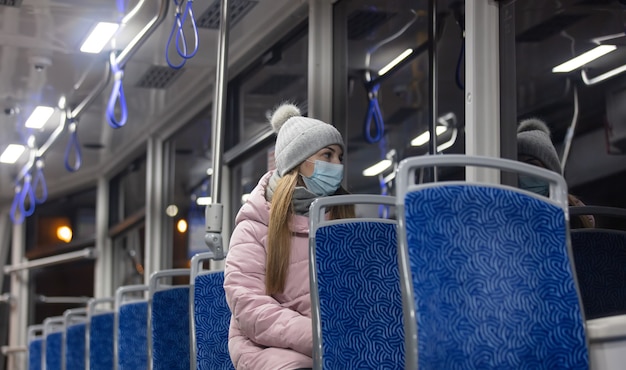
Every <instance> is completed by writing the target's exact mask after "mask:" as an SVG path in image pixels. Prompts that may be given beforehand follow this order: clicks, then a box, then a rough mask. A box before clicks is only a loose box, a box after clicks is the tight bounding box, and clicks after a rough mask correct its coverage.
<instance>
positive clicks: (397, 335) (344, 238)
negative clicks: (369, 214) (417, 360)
mask: <svg viewBox="0 0 626 370" xmlns="http://www.w3.org/2000/svg"><path fill="white" fill-rule="evenodd" d="M315 237H316V249H315V251H316V263H317V266H316V271H317V278H318V292H319V299H320V318H321V328H322V348H323V349H322V350H323V368H324V369H401V368H404V328H403V325H402V295H401V292H400V279H399V275H398V257H397V256H398V246H397V231H396V225H395V224H388V223H381V222H354V223H345V224H337V225H329V226H323V227H321V228H319V229H318V230H317V233H316V235H315Z"/></svg>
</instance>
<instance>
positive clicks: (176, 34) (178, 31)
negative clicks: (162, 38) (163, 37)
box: [165, 0, 187, 69]
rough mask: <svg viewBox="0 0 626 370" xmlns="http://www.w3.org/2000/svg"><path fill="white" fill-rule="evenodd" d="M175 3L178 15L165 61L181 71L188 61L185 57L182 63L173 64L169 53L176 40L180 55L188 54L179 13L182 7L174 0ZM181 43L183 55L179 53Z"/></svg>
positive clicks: (167, 46) (175, 16) (169, 38)
mask: <svg viewBox="0 0 626 370" xmlns="http://www.w3.org/2000/svg"><path fill="white" fill-rule="evenodd" d="M174 3H175V4H177V6H176V14H175V15H174V25H173V26H172V31H171V32H170V36H169V37H168V39H167V44H166V45H165V60H166V61H167V64H168V65H169V66H170V67H171V68H174V69H181V68H182V67H183V66H184V65H185V63H186V62H187V59H186V58H185V57H182V60H181V61H180V63H178V64H176V63H174V62H172V60H171V59H170V53H169V50H170V47H171V45H172V41H173V40H174V39H176V49H177V51H178V55H184V54H187V41H186V40H185V33H184V32H183V26H182V19H181V15H180V13H179V11H180V7H179V6H178V3H177V2H176V0H174ZM179 43H180V45H182V48H183V53H182V54H181V53H180V51H179Z"/></svg>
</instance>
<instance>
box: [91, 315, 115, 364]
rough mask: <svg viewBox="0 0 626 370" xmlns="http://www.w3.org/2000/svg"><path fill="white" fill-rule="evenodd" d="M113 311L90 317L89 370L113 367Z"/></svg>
mask: <svg viewBox="0 0 626 370" xmlns="http://www.w3.org/2000/svg"><path fill="white" fill-rule="evenodd" d="M113 322H114V319H113V312H107V313H100V314H96V315H94V316H92V317H91V324H90V328H89V367H90V370H111V369H113Z"/></svg>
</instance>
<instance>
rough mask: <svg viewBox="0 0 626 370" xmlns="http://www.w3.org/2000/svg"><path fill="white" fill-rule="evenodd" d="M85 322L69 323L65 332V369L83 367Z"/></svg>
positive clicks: (80, 369) (80, 368)
mask: <svg viewBox="0 0 626 370" xmlns="http://www.w3.org/2000/svg"><path fill="white" fill-rule="evenodd" d="M85 326H86V325H85V324H84V323H81V324H75V325H70V326H68V328H67V332H66V334H65V337H66V341H65V370H84V369H85Z"/></svg>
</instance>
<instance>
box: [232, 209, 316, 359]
mask: <svg viewBox="0 0 626 370" xmlns="http://www.w3.org/2000/svg"><path fill="white" fill-rule="evenodd" d="M261 229H263V230H261ZM266 233H267V228H265V227H264V226H262V225H260V224H258V223H256V222H253V221H244V222H241V223H239V224H238V225H237V227H236V228H235V230H234V232H233V234H232V238H231V243H230V249H229V252H228V257H227V258H226V267H225V271H224V290H225V291H226V300H227V302H228V305H229V307H230V310H231V312H232V314H233V318H234V320H236V322H237V324H238V326H239V329H240V330H241V332H242V333H243V334H244V335H245V336H247V337H248V338H249V339H250V340H252V341H253V342H255V343H257V344H260V345H262V346H267V347H278V348H291V349H293V350H295V351H297V352H300V353H302V354H304V355H307V356H311V352H312V346H313V345H312V330H311V327H312V324H311V319H310V318H309V317H306V316H303V315H302V314H300V313H299V312H296V311H294V310H292V309H289V308H284V307H282V306H281V304H280V303H279V302H278V301H276V300H275V299H274V298H273V297H271V296H269V295H267V294H266V293H265V260H266V252H265V248H264V246H263V243H262V241H261V238H259V237H258V236H259V235H261V234H262V235H266Z"/></svg>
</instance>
